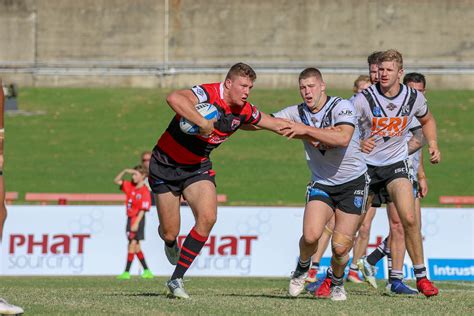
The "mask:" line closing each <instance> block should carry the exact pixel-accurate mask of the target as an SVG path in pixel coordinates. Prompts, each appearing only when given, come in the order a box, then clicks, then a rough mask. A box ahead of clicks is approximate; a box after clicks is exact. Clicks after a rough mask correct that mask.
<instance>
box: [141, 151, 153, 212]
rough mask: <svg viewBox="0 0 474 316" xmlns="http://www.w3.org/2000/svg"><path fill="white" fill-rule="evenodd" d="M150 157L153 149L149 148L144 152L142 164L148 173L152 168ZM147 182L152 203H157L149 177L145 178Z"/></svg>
mask: <svg viewBox="0 0 474 316" xmlns="http://www.w3.org/2000/svg"><path fill="white" fill-rule="evenodd" d="M150 159H151V151H149V150H147V151H144V152H142V158H141V165H142V166H143V167H144V168H145V170H146V172H147V173H149V170H150ZM145 184H146V186H147V187H148V190H149V191H150V195H151V205H156V202H155V195H154V194H153V192H152V191H151V187H150V183H148V177H147V178H146V179H145Z"/></svg>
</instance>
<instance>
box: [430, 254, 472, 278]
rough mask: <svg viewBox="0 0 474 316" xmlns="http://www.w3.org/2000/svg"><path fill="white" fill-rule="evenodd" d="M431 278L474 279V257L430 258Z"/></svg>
mask: <svg viewBox="0 0 474 316" xmlns="http://www.w3.org/2000/svg"><path fill="white" fill-rule="evenodd" d="M428 266H429V270H430V278H431V279H433V280H439V281H449V280H463V281H474V259H428Z"/></svg>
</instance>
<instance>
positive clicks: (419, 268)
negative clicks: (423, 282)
mask: <svg viewBox="0 0 474 316" xmlns="http://www.w3.org/2000/svg"><path fill="white" fill-rule="evenodd" d="M413 270H414V271H415V277H416V280H417V281H419V280H420V279H423V278H426V267H425V265H424V264H418V265H417V264H415V265H413Z"/></svg>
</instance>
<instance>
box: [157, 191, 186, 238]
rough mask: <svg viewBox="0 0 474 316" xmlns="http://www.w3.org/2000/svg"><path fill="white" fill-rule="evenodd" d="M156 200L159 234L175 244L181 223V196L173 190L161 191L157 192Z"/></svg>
mask: <svg viewBox="0 0 474 316" xmlns="http://www.w3.org/2000/svg"><path fill="white" fill-rule="evenodd" d="M155 201H156V209H157V211H158V221H159V223H160V226H159V235H160V237H161V239H163V241H164V242H165V243H166V244H168V245H170V244H173V243H174V242H175V240H176V237H178V234H179V229H180V225H181V216H180V213H179V206H180V196H179V195H176V194H175V193H172V192H166V193H159V194H155Z"/></svg>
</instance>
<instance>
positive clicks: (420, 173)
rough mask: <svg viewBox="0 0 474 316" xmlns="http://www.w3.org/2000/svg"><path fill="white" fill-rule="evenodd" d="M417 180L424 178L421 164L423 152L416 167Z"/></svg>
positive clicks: (423, 166)
mask: <svg viewBox="0 0 474 316" xmlns="http://www.w3.org/2000/svg"><path fill="white" fill-rule="evenodd" d="M417 178H418V180H420V179H424V178H426V174H425V165H424V164H423V152H421V154H420V165H419V166H418V171H417Z"/></svg>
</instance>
